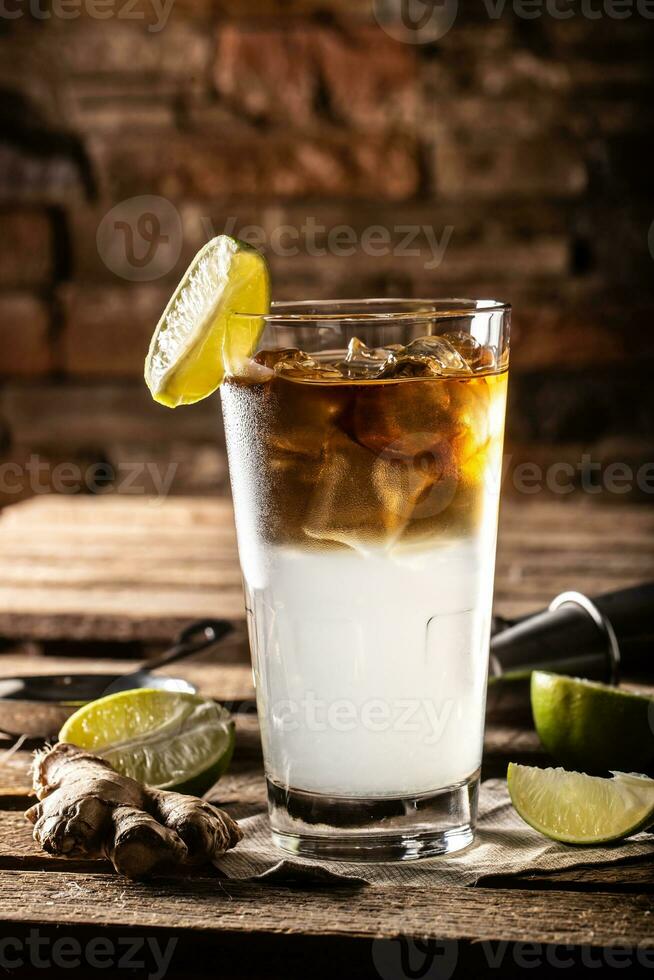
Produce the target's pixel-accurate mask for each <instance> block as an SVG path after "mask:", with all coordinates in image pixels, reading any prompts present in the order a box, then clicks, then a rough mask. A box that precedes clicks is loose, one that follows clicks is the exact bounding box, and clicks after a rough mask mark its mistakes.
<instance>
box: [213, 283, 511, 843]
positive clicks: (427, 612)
mask: <svg viewBox="0 0 654 980" xmlns="http://www.w3.org/2000/svg"><path fill="white" fill-rule="evenodd" d="M509 317H510V313H509V309H508V307H506V306H505V305H503V304H500V303H495V302H491V301H461V300H446V301H438V302H430V301H419V300H415V301H383V300H370V301H363V302H341V303H310V304H304V303H297V304H286V305H283V306H280V305H273V312H272V313H271V314H270V315H268V316H266V317H265V318H264V320H265V330H264V332H263V336H262V339H261V341H260V344H259V352H258V353H257V354H256V356H255V357H254V359H253V360H250V361H249V362H247V363H245V365H244V366H241V367H239V368H238V369H237V370H236V371H235V372H234V373H231V374H230V373H229V371H228V376H227V378H226V379H225V381H224V383H223V384H222V386H221V397H222V404H223V414H224V420H225V430H226V435H227V447H228V453H229V465H230V475H231V481H232V489H233V495H234V506H235V513H236V524H237V533H238V545H239V554H240V561H241V567H242V572H243V579H244V585H245V594H246V605H247V615H248V624H249V631H250V639H251V647H252V657H253V668H254V677H255V683H256V691H257V705H258V711H259V718H260V723H261V730H262V739H263V750H264V760H265V768H266V776H267V780H268V791H269V803H270V816H271V824H272V829H273V834H274V836H275V839H276V841H277V843H278V844H279V845H280V846H281V847H283V848H286V849H290V850H292V851H294V852H296V853H304V854H315V855H322V856H334V857H348V858H358V859H371V860H383V859H389V858H410V857H418V856H423V855H428V854H437V853H444V852H447V851H451V850H455V849H458V848H460V847H463V846H465V845H466V844H467V843H469V842H470V840H471V839H472V835H473V829H474V822H475V807H476V790H477V784H478V778H479V768H480V762H481V750H482V738H483V719H484V707H485V693H486V679H487V664H488V646H489V635H490V622H491V600H492V589H493V572H494V560H495V540H496V529H497V510H498V499H499V485H500V480H501V457H502V437H503V427H504V410H505V401H506V388H507V361H508V328H509Z"/></svg>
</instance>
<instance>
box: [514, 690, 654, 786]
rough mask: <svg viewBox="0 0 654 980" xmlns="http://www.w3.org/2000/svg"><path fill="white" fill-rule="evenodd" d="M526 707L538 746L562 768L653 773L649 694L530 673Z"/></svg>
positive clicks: (653, 705) (653, 710) (653, 709)
mask: <svg viewBox="0 0 654 980" xmlns="http://www.w3.org/2000/svg"><path fill="white" fill-rule="evenodd" d="M531 708H532V714H533V718H534V725H535V728H536V731H537V732H538V736H539V738H540V740H541V742H542V745H543V747H544V748H545V749H546V751H547V752H548V753H549V754H550V755H551V756H552V758H553V759H555V760H556V762H558V763H560V764H561V765H563V766H565V767H566V768H567V769H579V770H582V771H584V772H590V773H597V774H602V775H605V774H606V773H607V772H610V771H612V770H618V771H636V772H645V773H647V772H651V773H652V774H654V738H653V736H652V732H653V726H654V699H653V698H651V697H648V696H646V695H643V694H635V693H632V692H631V691H625V690H622V689H620V688H616V687H610V686H609V685H607V684H600V683H599V682H597V681H588V680H583V679H581V678H577V677H566V676H564V675H559V674H553V673H549V672H547V671H534V672H533V674H532V678H531Z"/></svg>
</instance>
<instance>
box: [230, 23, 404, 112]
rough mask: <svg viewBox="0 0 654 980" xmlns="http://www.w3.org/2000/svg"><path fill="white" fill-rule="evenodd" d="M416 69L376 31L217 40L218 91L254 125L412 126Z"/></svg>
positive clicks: (234, 30) (233, 34) (283, 32)
mask: <svg viewBox="0 0 654 980" xmlns="http://www.w3.org/2000/svg"><path fill="white" fill-rule="evenodd" d="M416 76H417V62H416V60H415V50H414V48H413V47H412V46H411V45H403V44H398V43H397V42H396V41H394V40H393V39H392V38H390V37H389V36H388V35H387V34H385V33H383V32H382V31H380V29H379V27H377V26H376V25H375V26H373V25H370V26H366V25H362V26H358V27H350V28H349V29H348V30H347V31H345V30H344V29H342V28H334V27H324V26H318V25H315V24H303V25H301V26H296V27H291V28H290V29H289V28H286V29H280V28H275V27H269V28H259V29H244V28H241V27H239V26H237V25H235V24H230V25H227V26H225V27H223V28H221V29H220V31H219V34H218V43H217V52H216V65H215V72H214V77H215V82H216V87H217V89H218V92H219V93H220V94H221V95H222V96H223V97H224V98H226V99H228V100H229V101H230V103H231V104H233V105H234V106H236V107H237V108H238V109H239V110H242V111H243V112H246V113H248V114H249V115H250V116H252V117H255V118H265V119H284V120H292V121H293V123H294V124H306V123H308V122H310V121H311V120H313V119H319V118H320V116H321V115H323V116H326V117H327V118H329V119H334V118H338V119H342V120H345V121H347V122H355V123H357V124H358V125H360V126H365V127H370V126H379V125H386V124H388V123H389V122H395V121H397V120H398V119H407V118H409V119H411V120H412V119H413V116H414V111H415V105H416Z"/></svg>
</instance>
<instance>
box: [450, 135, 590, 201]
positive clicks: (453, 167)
mask: <svg viewBox="0 0 654 980" xmlns="http://www.w3.org/2000/svg"><path fill="white" fill-rule="evenodd" d="M434 170H435V187H436V191H437V193H438V194H439V195H441V196H445V197H457V198H464V197H465V198H471V197H480V198H489V199H490V198H502V197H524V196H527V197H529V196H531V197H534V198H536V197H539V196H541V197H554V198H556V197H561V198H565V197H572V196H575V195H577V194H581V193H582V192H583V191H584V189H585V187H586V181H587V173H586V166H585V163H584V160H583V158H582V156H581V147H577V146H575V145H574V144H573V143H570V142H563V141H556V140H555V139H554V138H553V139H550V140H545V139H542V140H531V141H527V140H525V141H519V142H515V143H513V142H501V141H499V140H497V141H492V142H491V141H488V142H486V143H485V144H484V143H481V142H477V143H468V144H464V143H456V142H447V141H442V142H440V143H437V145H436V150H435V163H434Z"/></svg>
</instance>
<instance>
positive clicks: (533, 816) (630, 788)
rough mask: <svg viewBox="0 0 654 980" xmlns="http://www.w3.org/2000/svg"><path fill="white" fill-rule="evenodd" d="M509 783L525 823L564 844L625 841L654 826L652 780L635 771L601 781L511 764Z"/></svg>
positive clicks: (653, 788)
mask: <svg viewBox="0 0 654 980" xmlns="http://www.w3.org/2000/svg"><path fill="white" fill-rule="evenodd" d="M507 782H508V786H509V794H510V796H511V802H512V803H513V806H514V807H515V808H516V810H517V811H518V813H519V814H520V816H521V817H522V819H523V820H524V821H525V822H526V823H528V824H529V826H530V827H533V828H534V830H538V831H540V833H541V834H545V836H546V837H551V838H552V840H556V841H562V842H563V843H565V844H605V843H608V842H609V841H616V840H622V839H623V838H624V837H629V836H631V835H632V834H635V833H636V832H637V831H639V830H643V829H645V828H646V827H648V826H650V824H652V823H653V822H654V779H649V778H648V777H647V776H640V775H637V774H636V773H625V772H614V773H613V779H603V778H602V777H600V776H587V775H585V774H584V773H580V772H567V771H566V770H565V769H538V768H536V767H535V766H519V765H517V763H515V762H512V763H510V765H509V769H508V773H507Z"/></svg>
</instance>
